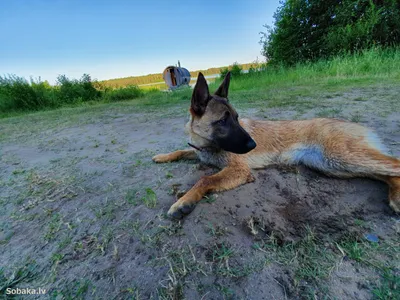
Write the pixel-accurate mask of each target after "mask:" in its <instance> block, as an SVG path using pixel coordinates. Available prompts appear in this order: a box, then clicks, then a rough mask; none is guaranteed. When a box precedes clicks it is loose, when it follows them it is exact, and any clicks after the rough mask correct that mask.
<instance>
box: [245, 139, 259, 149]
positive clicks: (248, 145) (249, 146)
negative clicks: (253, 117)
mask: <svg viewBox="0 0 400 300" xmlns="http://www.w3.org/2000/svg"><path fill="white" fill-rule="evenodd" d="M256 146H257V144H256V142H255V141H254V140H253V139H251V140H250V141H248V142H247V144H246V147H247V148H248V149H249V151H250V150H253V149H254V148H255V147H256Z"/></svg>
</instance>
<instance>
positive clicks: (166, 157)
mask: <svg viewBox="0 0 400 300" xmlns="http://www.w3.org/2000/svg"><path fill="white" fill-rule="evenodd" d="M152 159H153V161H154V162H156V163H166V162H170V161H176V160H180V159H197V154H196V151H195V150H192V149H186V150H178V151H174V152H171V153H168V154H158V155H156V156H153V158H152Z"/></svg>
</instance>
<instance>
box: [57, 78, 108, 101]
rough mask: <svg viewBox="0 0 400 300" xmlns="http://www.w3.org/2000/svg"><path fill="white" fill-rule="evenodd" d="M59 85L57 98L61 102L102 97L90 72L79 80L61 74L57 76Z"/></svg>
mask: <svg viewBox="0 0 400 300" xmlns="http://www.w3.org/2000/svg"><path fill="white" fill-rule="evenodd" d="M57 87H58V88H57V89H56V91H57V99H58V101H59V102H61V103H67V104H68V103H74V102H76V101H78V102H79V101H81V102H85V101H91V100H96V99H97V98H100V97H101V93H100V92H99V91H98V90H97V89H96V88H95V87H94V86H93V84H92V80H91V78H90V75H88V74H83V76H82V78H81V79H79V80H78V79H69V78H67V77H66V76H65V75H60V76H58V78H57Z"/></svg>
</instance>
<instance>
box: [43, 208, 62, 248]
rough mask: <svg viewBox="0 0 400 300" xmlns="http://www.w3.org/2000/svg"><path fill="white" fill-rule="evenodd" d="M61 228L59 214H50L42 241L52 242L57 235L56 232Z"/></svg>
mask: <svg viewBox="0 0 400 300" xmlns="http://www.w3.org/2000/svg"><path fill="white" fill-rule="evenodd" d="M61 226H62V220H61V216H60V214H58V213H56V214H52V216H51V220H50V222H49V224H48V225H47V230H46V233H45V235H44V239H45V240H46V241H47V242H49V241H51V240H53V239H54V238H55V236H56V234H57V232H59V231H60V229H61Z"/></svg>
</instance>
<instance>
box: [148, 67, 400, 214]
mask: <svg viewBox="0 0 400 300" xmlns="http://www.w3.org/2000/svg"><path fill="white" fill-rule="evenodd" d="M230 79H231V74H230V73H228V74H227V75H226V76H225V78H224V80H223V82H222V83H221V85H220V86H219V88H218V89H217V90H216V92H215V93H214V94H213V95H211V94H210V93H209V89H208V85H207V81H206V80H205V78H204V76H203V74H202V73H199V75H198V78H197V82H196V85H195V87H194V89H193V94H192V99H191V105H190V109H189V112H190V121H189V122H188V123H187V125H186V130H187V132H188V133H189V136H190V143H188V144H189V145H190V146H191V147H192V148H190V149H186V150H178V151H175V152H172V153H169V154H159V155H156V156H154V157H153V158H152V159H153V161H154V162H157V163H166V162H172V161H176V160H180V159H190V160H191V159H200V160H201V161H202V162H204V163H206V164H210V165H214V166H216V167H218V168H220V169H221V171H220V172H218V173H216V174H214V175H211V176H204V177H202V178H201V179H200V180H199V181H198V182H197V183H196V184H195V185H194V186H193V187H192V188H191V189H190V190H189V191H188V192H187V193H186V194H185V195H183V196H182V197H181V198H180V199H178V200H177V201H176V203H174V204H173V205H172V206H171V208H170V209H169V211H168V215H169V216H170V217H173V218H177V219H181V218H182V217H184V216H185V215H188V214H189V213H191V212H192V210H193V209H194V208H195V205H196V203H197V202H199V201H200V200H201V199H202V198H203V196H204V195H205V194H206V193H209V192H220V191H225V190H230V189H234V188H236V187H238V186H240V185H242V184H246V183H249V182H252V181H254V177H253V175H252V172H251V170H252V169H259V168H265V167H267V166H269V165H279V164H280V165H297V164H303V165H305V166H307V167H310V168H312V169H315V170H318V171H320V172H322V173H324V174H326V175H328V176H333V177H341V178H351V177H369V178H373V179H377V180H381V181H384V182H386V183H387V184H388V185H389V205H390V206H391V208H392V209H393V210H394V211H395V212H397V213H399V212H400V160H399V159H397V158H395V157H393V156H390V155H389V154H388V152H387V150H386V148H385V147H384V145H383V144H382V143H381V141H380V140H379V138H378V136H377V135H376V133H375V132H374V131H372V130H371V129H368V128H366V127H363V126H361V125H358V124H355V123H350V122H346V121H342V120H337V119H326V118H319V119H312V120H301V121H259V120H251V119H239V116H238V113H237V112H236V111H235V109H234V108H233V107H232V105H231V104H230V103H229V100H228V89H229V83H230Z"/></svg>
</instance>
